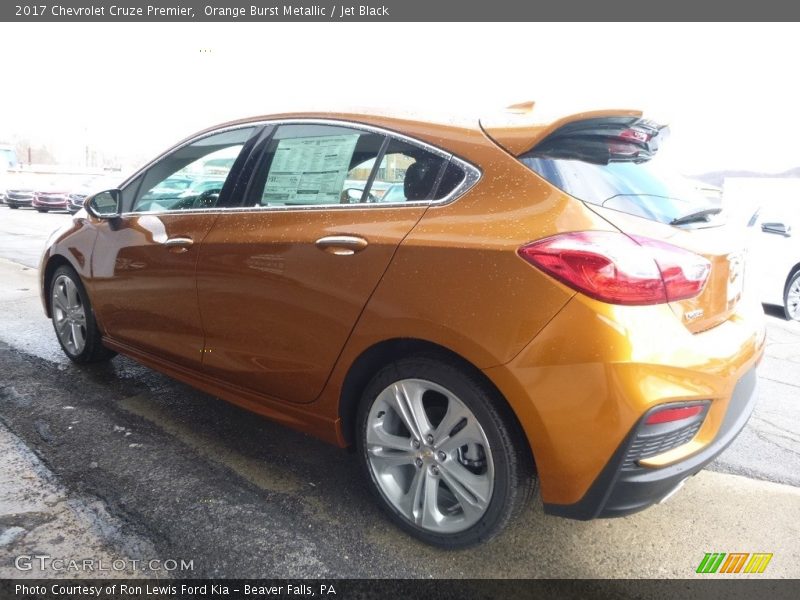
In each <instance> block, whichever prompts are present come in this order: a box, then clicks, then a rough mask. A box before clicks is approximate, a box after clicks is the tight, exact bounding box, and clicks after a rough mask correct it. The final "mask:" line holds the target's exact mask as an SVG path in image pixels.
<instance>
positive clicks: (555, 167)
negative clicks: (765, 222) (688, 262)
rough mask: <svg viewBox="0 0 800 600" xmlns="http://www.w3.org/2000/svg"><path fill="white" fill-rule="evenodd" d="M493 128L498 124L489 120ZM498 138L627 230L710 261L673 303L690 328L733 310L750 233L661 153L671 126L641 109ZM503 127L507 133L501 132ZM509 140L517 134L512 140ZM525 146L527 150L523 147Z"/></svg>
mask: <svg viewBox="0 0 800 600" xmlns="http://www.w3.org/2000/svg"><path fill="white" fill-rule="evenodd" d="M485 130H486V133H487V135H490V137H491V135H492V133H493V131H492V130H490V129H487V128H485ZM497 131H498V133H499V135H498V138H497V139H495V141H497V142H498V143H499V144H500V145H503V146H504V147H506V149H507V150H509V151H511V149H512V147H513V150H515V152H512V153H514V154H515V155H516V156H517V158H518V159H519V160H520V161H521V162H523V163H524V164H525V165H526V166H527V167H529V168H530V169H531V170H533V171H534V172H536V173H537V174H538V175H540V176H541V177H543V178H544V179H546V180H547V181H549V182H550V183H551V184H553V185H554V186H556V187H558V188H559V189H561V190H563V191H564V192H566V193H568V194H570V195H571V196H573V197H575V198H577V199H579V200H581V201H583V202H584V203H585V204H586V205H587V206H588V207H589V208H591V209H592V210H593V211H595V212H596V213H597V214H599V215H600V216H602V217H603V218H604V219H605V220H607V221H608V222H609V223H610V224H611V225H613V226H614V227H616V228H617V229H619V230H620V231H621V232H622V233H624V234H626V235H627V236H629V237H631V238H633V239H634V240H635V239H637V238H649V239H650V240H657V241H659V242H664V243H667V244H670V245H673V246H677V247H679V248H683V249H684V250H688V251H690V252H693V253H695V254H697V255H700V256H702V257H704V258H705V259H707V260H708V261H709V263H710V271H709V272H708V276H707V280H706V284H705V287H704V288H703V290H702V291H701V292H700V293H699V295H696V296H694V297H691V298H687V299H683V300H678V301H672V302H670V306H671V307H672V309H673V310H674V311H675V313H676V315H677V316H678V317H679V318H680V319H681V320H682V321H683V323H684V324H685V326H686V327H687V328H688V329H689V330H690V331H692V332H699V331H703V330H706V329H709V328H711V327H714V326H716V325H718V324H720V323H722V322H724V321H726V320H727V319H729V318H730V316H731V315H732V314H733V312H734V310H735V309H736V306H737V304H738V302H739V299H740V297H741V294H742V287H743V281H744V240H743V239H742V236H735V235H732V234H731V231H729V230H728V228H727V227H726V226H725V215H724V214H723V213H722V207H721V204H720V202H719V200H716V201H715V200H714V199H712V198H708V197H706V196H704V195H703V194H702V193H701V192H700V191H699V190H698V189H697V188H696V187H695V185H693V184H692V183H691V182H689V181H688V180H686V179H685V178H683V177H680V176H678V175H676V174H675V173H674V171H672V170H671V169H670V168H669V165H667V164H664V163H665V161H664V160H659V158H660V156H659V152H658V149H659V145H660V144H661V143H662V142H663V140H664V138H665V137H666V134H667V129H666V127H664V126H662V125H659V124H657V123H654V122H652V121H647V120H644V119H642V118H641V115H640V114H639V113H636V112H635V111H619V112H618V113H617V114H613V112H612V111H609V112H603V113H593V114H590V115H587V114H586V113H582V114H579V115H575V117H574V118H572V119H571V118H564V119H561V120H560V121H558V123H557V126H555V127H550V128H543V127H541V126H540V127H538V128H535V129H534V128H532V129H530V130H529V133H530V137H529V138H528V141H527V142H521V141H520V140H522V139H524V138H525V136H524V134H523V133H521V132H520V131H516V132H515V135H514V136H513V138H512V137H510V136H508V135H507V132H506V131H500V130H497ZM503 135H505V136H506V138H505V139H501V138H502V136H503ZM506 139H507V140H512V139H513V141H514V143H513V144H510V143H509V144H508V145H506V144H505V143H504V142H505V141H506ZM523 148H525V149H524V150H522V149H523Z"/></svg>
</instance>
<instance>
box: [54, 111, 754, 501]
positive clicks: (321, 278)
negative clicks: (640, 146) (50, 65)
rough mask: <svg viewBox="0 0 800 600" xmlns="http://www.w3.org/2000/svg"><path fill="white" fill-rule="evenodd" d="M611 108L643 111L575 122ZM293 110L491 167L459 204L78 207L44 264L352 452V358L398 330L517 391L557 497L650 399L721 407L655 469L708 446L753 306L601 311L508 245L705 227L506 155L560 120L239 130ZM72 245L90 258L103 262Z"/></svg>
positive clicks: (199, 369)
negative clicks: (663, 218) (621, 207)
mask: <svg viewBox="0 0 800 600" xmlns="http://www.w3.org/2000/svg"><path fill="white" fill-rule="evenodd" d="M518 112H524V111H522V110H520V111H518ZM601 114H602V115H605V114H626V115H627V114H630V115H638V114H640V113H638V112H636V111H611V112H610V113H609V112H608V111H600V112H598V113H583V116H584V117H586V116H598V115H601ZM284 118H292V119H297V118H316V119H320V118H321V119H336V120H340V121H344V122H348V121H352V122H359V123H364V124H368V125H373V126H377V127H381V128H384V129H387V130H390V131H396V132H401V133H403V134H405V135H408V136H410V137H413V138H417V139H419V140H422V141H425V142H428V143H430V144H433V145H436V146H438V147H441V148H442V149H444V150H447V151H448V152H451V153H453V154H454V155H456V156H458V157H460V158H462V159H464V160H466V161H468V162H470V163H472V164H473V165H475V166H477V167H478V168H479V169H480V170H481V172H482V176H481V179H480V180H479V182H478V183H477V184H476V185H475V186H474V187H473V188H471V189H470V190H469V191H468V192H467V193H466V194H465V195H464V196H463V197H461V198H459V199H457V200H456V201H454V202H452V203H448V204H444V205H434V206H431V207H429V208H425V207H406V208H380V207H369V208H364V209H357V208H356V209H352V210H351V209H344V210H338V211H324V210H302V209H299V210H282V211H270V210H254V211H246V210H245V211H241V210H240V211H237V212H232V211H228V212H226V211H225V210H216V211H210V212H207V213H196V216H190V215H188V214H186V215H180V216H179V217H178V216H174V213H173V214H163V215H158V216H157V217H153V218H147V217H146V216H139V217H133V216H130V215H128V216H123V217H122V218H120V219H115V220H112V221H99V220H97V219H93V218H85V217H83V218H79V219H77V220H76V223H75V225H73V226H72V227H71V228H70V229H68V230H66V231H65V232H63V233H61V234H59V236H57V237H56V239H55V240H54V241H53V242H52V244H51V245H50V247H49V249H48V250H47V252H46V254H45V257H44V259H43V265H47V264H48V262H49V261H51V260H53V258H54V257H56V256H57V255H60V256H62V257H64V258H65V259H66V260H68V261H69V262H70V263H71V264H73V266H75V268H76V269H77V271H78V273H79V274H80V275H81V277H82V278H83V280H84V282H85V283H86V285H87V288H88V290H89V292H90V296H91V297H92V300H93V302H94V304H95V309H96V313H97V317H98V320H99V322H100V324H101V328H103V330H104V332H105V334H106V338H105V342H106V343H107V344H108V345H109V346H110V347H112V348H114V349H116V350H118V351H120V352H123V353H126V354H129V355H131V356H133V357H134V358H136V359H137V360H140V361H142V362H143V363H145V364H147V365H149V366H151V367H153V368H155V369H158V370H161V371H163V372H165V373H167V374H168V375H171V376H173V377H176V378H177V379H180V380H182V381H184V382H186V383H189V384H191V385H194V386H196V387H198V388H200V389H203V390H205V391H207V392H209V393H212V394H215V395H218V396H220V397H222V398H224V399H226V400H228V401H231V402H233V403H236V404H239V405H241V406H243V407H245V408H248V409H250V410H253V411H254V412H257V413H260V414H262V415H265V416H267V417H269V418H272V419H275V420H277V421H279V422H282V423H284V424H286V425H288V426H291V427H294V428H296V429H300V430H302V431H306V432H308V433H310V434H312V435H315V436H318V437H320V438H322V439H325V440H327V441H330V442H333V443H336V444H338V445H342V446H343V445H345V444H346V443H347V442H348V440H349V438H350V432H347V431H343V430H342V420H341V415H340V404H341V403H342V397H341V395H342V386H343V383H344V381H345V378H346V376H347V374H348V372H349V370H350V368H351V366H352V365H353V363H354V362H355V361H356V359H358V357H359V356H361V355H362V354H363V353H364V352H366V351H367V350H368V349H369V348H371V347H372V346H374V345H375V344H377V343H380V342H382V341H384V340H389V339H395V338H416V339H420V340H425V341H428V342H431V343H435V344H438V345H440V346H442V347H445V348H447V349H449V350H450V351H452V352H454V353H456V354H458V355H460V356H461V357H463V358H464V359H465V360H467V361H469V362H471V363H472V364H473V365H474V366H475V367H477V368H478V369H481V370H482V371H483V373H484V374H485V375H486V377H487V378H488V379H489V380H490V381H491V382H492V383H493V384H494V385H495V386H496V387H497V389H498V390H499V391H500V393H501V394H502V395H503V396H504V397H505V399H506V400H507V401H508V403H509V405H510V406H511V408H512V410H513V411H514V413H515V414H516V416H517V418H518V420H519V422H520V424H521V426H522V428H523V430H524V431H525V433H526V435H527V438H528V441H529V444H530V447H531V449H532V451H533V454H534V458H535V461H536V464H537V469H538V472H539V476H540V478H541V486H542V495H543V499H544V500H545V502H549V503H558V504H566V503H572V502H576V501H577V500H579V499H580V498H581V496H582V494H583V493H584V492H585V491H586V490H587V489H588V487H589V485H590V484H591V483H592V481H593V480H594V479H595V477H596V476H597V474H598V473H599V472H600V470H601V469H602V467H603V465H604V464H605V463H606V462H607V460H608V458H609V456H610V455H611V454H612V453H613V452H614V450H615V449H616V448H617V446H618V445H619V443H620V441H621V440H622V439H623V438H624V436H625V435H626V434H627V433H628V431H629V430H630V428H631V426H632V425H633V424H634V423H635V422H636V420H637V419H638V418H639V417H640V416H641V415H642V414H643V412H644V411H645V410H646V409H648V408H650V407H651V406H653V405H654V404H657V403H662V402H668V401H674V400H694V399H707V400H711V402H712V405H711V408H710V411H709V413H708V417H707V419H706V422H705V424H704V425H703V427H702V429H701V431H700V433H699V434H698V436H697V438H696V440H695V442H693V443H692V444H686V445H684V446H682V447H680V448H678V449H676V450H674V451H672V452H671V453H669V455H664V456H660V457H654V458H653V459H650V460H651V462H652V464H653V465H656V464H666V463H664V462H663V461H670V462H671V461H675V460H679V459H680V458H682V457H684V456H686V455H687V453H689V452H693V451H695V450H697V447H698V445H703V444H705V443H707V442H708V441H709V440H711V439H712V437H713V436H714V434H715V433H716V431H717V429H718V427H719V424H720V420H721V417H722V415H723V414H724V412H725V408H726V405H727V402H728V399H729V397H730V394H731V391H732V389H733V386H734V385H735V382H736V380H737V379H738V377H739V376H740V375H741V374H742V373H744V372H745V371H747V370H748V369H749V368H750V367H751V366H752V365H753V364H754V363H755V362H756V361H757V360H758V359H759V357H760V355H761V353H762V352H763V345H764V333H763V323H762V321H761V317H760V315H759V310H758V307H757V306H756V305H753V304H752V303H751V301H750V300H749V299H743V300H742V301H740V302H738V304H735V305H731V306H729V307H725V308H724V309H721V308H720V306H719V305H718V304H715V302H717V300H715V297H717V296H718V295H719V294H720V293H721V291H720V290H721V287H722V286H723V282H722V281H721V280H720V281H717V280H712V281H711V282H710V283H709V288H708V289H707V290H706V292H705V295H704V296H702V297H700V298H698V299H697V300H696V301H692V302H695V303H696V304H697V306H702V307H704V308H706V309H707V310H708V313H709V314H708V316H707V318H709V319H711V321H708V322H702V321H700V322H698V323H697V324H692V325H688V326H687V325H685V324H684V323H683V322H682V320H681V317H682V316H683V312H684V311H685V310H687V309H689V307H693V306H695V304H692V302H689V301H687V302H684V303H678V304H677V305H676V306H672V307H671V306H670V305H660V306H645V307H642V306H612V305H608V304H604V303H602V302H598V301H596V300H592V299H589V298H587V297H585V296H582V295H580V294H575V292H574V291H573V290H571V289H569V288H567V287H566V286H564V285H562V284H560V283H558V282H556V281H554V280H553V279H551V278H549V277H548V276H546V275H544V274H543V273H541V272H540V271H538V270H537V269H535V268H533V267H531V266H530V265H529V264H527V263H526V262H525V261H523V260H522V259H521V258H519V257H518V256H517V254H516V250H517V249H518V248H519V247H520V246H521V245H523V244H525V243H527V242H530V241H533V240H536V239H540V238H542V237H546V236H549V235H553V234H555V233H559V232H564V231H578V230H587V229H595V230H597V229H601V230H612V231H613V230H616V227H615V225H619V226H620V227H623V228H625V229H626V230H631V229H635V230H636V231H637V232H639V233H641V234H643V235H650V236H654V237H659V238H660V239H667V240H668V241H671V243H676V244H678V245H682V246H686V247H693V246H692V245H693V244H695V243H697V244H699V245H700V246H702V247H695V250H697V251H700V252H701V253H704V254H705V255H707V256H710V257H711V258H712V259H714V257H719V256H723V255H724V254H725V252H727V251H728V250H729V248H728V247H727V246H726V245H725V244H724V243H722V242H719V246H715V244H716V243H717V242H714V241H712V239H711V238H712V237H713V234H709V235H708V236H706V237H705V238H700V237H697V236H695V237H693V233H694V232H692V233H691V234H690V233H685V232H678V231H676V230H675V228H669V227H666V228H665V227H664V226H658V227H654V226H653V225H652V224H649V223H644V222H640V221H642V220H641V219H639V220H637V221H631V218H629V217H624V216H620V215H619V213H616V214H612V213H610V212H608V211H604V210H602V209H596V208H593V209H590V208H588V207H587V206H586V205H584V204H583V203H582V202H579V201H577V200H575V199H574V198H571V197H570V196H568V195H566V194H564V193H562V192H561V191H559V190H557V189H556V188H554V187H552V186H551V185H550V184H548V183H547V182H545V181H544V180H543V179H541V178H540V177H538V176H537V175H535V174H534V173H533V172H531V171H530V170H528V169H527V168H526V167H524V166H523V165H521V164H520V163H518V162H517V161H516V160H514V159H513V158H512V157H511V156H509V154H508V151H510V152H512V153H514V154H517V153H518V152H522V151H525V150H527V149H528V148H530V146H531V145H533V142H534V141H535V139H540V138H541V137H542V136H543V135H546V134H547V132H549V131H552V129H553V128H554V127H556V126H558V125H559V124H560V123H563V122H566V121H565V120H560V121H557V122H555V123H550V124H540V125H536V126H535V127H530V126H526V127H528V128H527V130H525V127H511V128H510V129H503V126H502V125H497V126H492V125H491V124H489V122H488V121H487V122H486V123H484V126H485V127H486V128H487V131H488V133H489V134H490V135H491V136H492V137H493V138H494V139H495V140H497V142H499V143H500V145H498V144H497V143H495V142H494V141H493V140H492V139H490V137H487V135H486V134H484V132H483V131H482V129H481V128H480V126H479V125H478V123H477V121H474V122H471V123H469V124H466V125H465V124H458V123H455V122H452V123H448V122H444V123H441V122H439V123H435V122H430V121H422V120H418V119H414V118H411V117H388V116H376V115H371V114H358V113H304V114H288V115H275V116H272V117H260V118H256V119H248V120H244V121H240V122H239V123H250V122H257V121H262V120H265V119H275V120H280V119H284ZM571 118H575V117H571ZM230 125H231V124H228V126H230ZM209 131H213V129H212V130H209ZM501 146H504V148H503V147H501ZM187 217H188V220H186V221H184V219H187ZM164 234H166V235H168V236H182V235H189V236H191V237H193V238H194V239H195V241H196V242H197V243H196V244H195V245H194V246H192V247H191V248H190V249H189V250H188V251H186V252H182V253H177V254H176V253H173V252H171V251H170V250H168V249H167V248H165V247H163V246H162V245H160V244H159V240H160V239H161V237H160V236H163V235H164ZM334 234H335V235H357V236H361V237H364V238H365V239H366V240H367V242H368V245H367V247H366V248H365V249H364V250H362V251H361V252H357V253H356V254H354V255H352V256H334V255H331V254H328V253H326V252H323V251H321V250H320V249H318V248H316V247H315V246H314V244H313V242H314V240H316V239H319V238H320V237H323V236H326V235H334ZM95 237H97V244H96V245H94V239H95ZM718 241H719V240H718ZM100 249H102V252H101V251H100ZM79 256H84V257H88V256H92V264H91V268H89V266H88V265H87V264H86V261H84V262H83V264H79V263H80V261H79V259H78V258H77V257H79ZM195 269H197V270H196V272H195ZM41 272H42V276H43V277H44V276H45V269H42V271H41ZM721 277H724V275H721ZM134 282H135V284H134ZM201 316H202V318H201ZM676 316H677V318H676ZM712 325H713V326H712ZM204 336H205V338H206V339H205V341H203V337H204ZM201 350H204V351H203V352H201ZM201 356H202V357H203V358H202V359H201ZM201 360H202V362H203V364H202V365H200V364H199V363H200V361H201ZM659 460H660V461H662V463H658V461H659Z"/></svg>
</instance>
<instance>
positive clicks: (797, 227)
mask: <svg viewBox="0 0 800 600" xmlns="http://www.w3.org/2000/svg"><path fill="white" fill-rule="evenodd" d="M747 227H748V232H749V242H750V244H749V251H748V258H747V274H748V285H752V286H753V289H754V290H757V293H758V294H759V295H760V298H761V301H762V302H763V303H764V304H772V305H777V306H780V307H782V308H783V312H784V315H785V316H786V318H787V319H789V320H795V321H800V199H788V200H787V201H785V202H774V203H771V204H769V205H767V206H762V208H760V209H759V210H758V211H757V212H756V213H755V214H754V215H753V216H752V218H751V219H750V221H749V222H748V224H747Z"/></svg>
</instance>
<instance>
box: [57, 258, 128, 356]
mask: <svg viewBox="0 0 800 600" xmlns="http://www.w3.org/2000/svg"><path fill="white" fill-rule="evenodd" d="M50 309H51V312H52V315H53V327H54V328H55V330H56V337H57V338H58V342H59V344H61V348H62V349H63V350H64V353H65V354H66V355H67V356H68V357H69V358H70V359H71V360H73V361H74V362H76V363H92V362H99V361H102V360H107V359H109V358H111V357H112V356H114V355H115V354H116V353H115V352H113V351H111V350H109V349H108V348H106V347H105V346H103V344H102V342H101V334H100V330H99V328H98V327H97V321H96V320H95V318H94V312H93V311H92V305H91V302H90V301H89V295H88V294H87V293H86V289H85V288H84V287H83V283H82V282H81V280H80V277H78V274H77V273H75V271H74V270H73V269H72V268H71V267H68V266H66V265H64V266H61V267H59V268H58V269H56V272H55V273H54V274H53V279H52V281H51V283H50Z"/></svg>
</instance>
